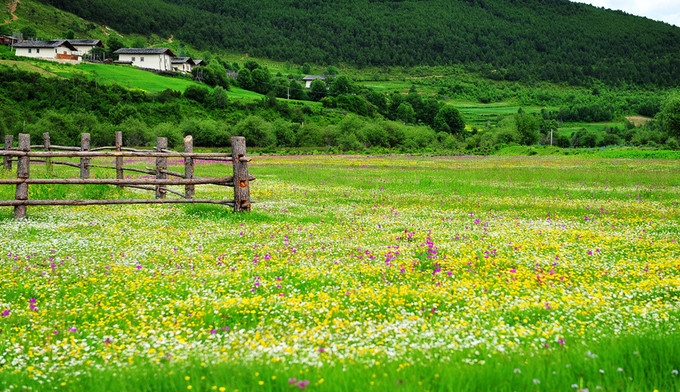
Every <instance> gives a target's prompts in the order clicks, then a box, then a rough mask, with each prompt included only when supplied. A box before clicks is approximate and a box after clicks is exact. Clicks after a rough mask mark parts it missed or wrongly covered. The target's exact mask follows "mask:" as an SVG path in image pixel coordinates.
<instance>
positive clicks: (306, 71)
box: [301, 63, 312, 75]
mask: <svg viewBox="0 0 680 392" xmlns="http://www.w3.org/2000/svg"><path fill="white" fill-rule="evenodd" d="M301 71H302V73H303V74H305V75H309V74H310V73H311V72H312V66H311V65H309V63H304V64H302V69H301Z"/></svg>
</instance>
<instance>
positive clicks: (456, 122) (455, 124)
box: [432, 105, 465, 135]
mask: <svg viewBox="0 0 680 392" xmlns="http://www.w3.org/2000/svg"><path fill="white" fill-rule="evenodd" d="M432 125H433V128H434V130H435V131H438V132H448V133H450V134H453V135H457V134H460V133H461V132H463V130H464V129H465V120H463V116H462V115H461V114H460V112H459V111H458V109H456V108H454V107H453V106H451V105H444V106H442V108H441V109H439V111H438V112H437V115H436V116H434V122H433V124H432Z"/></svg>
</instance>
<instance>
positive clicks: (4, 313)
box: [2, 309, 9, 317]
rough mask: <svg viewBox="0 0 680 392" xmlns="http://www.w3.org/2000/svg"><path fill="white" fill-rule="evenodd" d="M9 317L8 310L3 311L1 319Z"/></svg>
mask: <svg viewBox="0 0 680 392" xmlns="http://www.w3.org/2000/svg"><path fill="white" fill-rule="evenodd" d="M7 316H9V309H5V310H3V311H2V317H7Z"/></svg>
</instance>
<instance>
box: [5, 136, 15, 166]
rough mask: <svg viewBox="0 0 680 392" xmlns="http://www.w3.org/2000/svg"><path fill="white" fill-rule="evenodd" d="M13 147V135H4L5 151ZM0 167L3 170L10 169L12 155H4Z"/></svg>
mask: <svg viewBox="0 0 680 392" xmlns="http://www.w3.org/2000/svg"><path fill="white" fill-rule="evenodd" d="M12 147H14V136H12V135H5V151H9V150H11V149H12ZM2 167H4V168H5V170H12V157H10V156H7V155H5V157H4V158H3V160H2Z"/></svg>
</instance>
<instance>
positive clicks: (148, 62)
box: [118, 54, 172, 71]
mask: <svg viewBox="0 0 680 392" xmlns="http://www.w3.org/2000/svg"><path fill="white" fill-rule="evenodd" d="M118 61H121V62H130V63H132V65H133V66H135V67H138V68H147V69H155V70H157V71H172V64H171V62H170V56H168V55H165V54H162V55H157V54H141V55H140V54H134V55H132V54H120V55H119V56H118Z"/></svg>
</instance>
